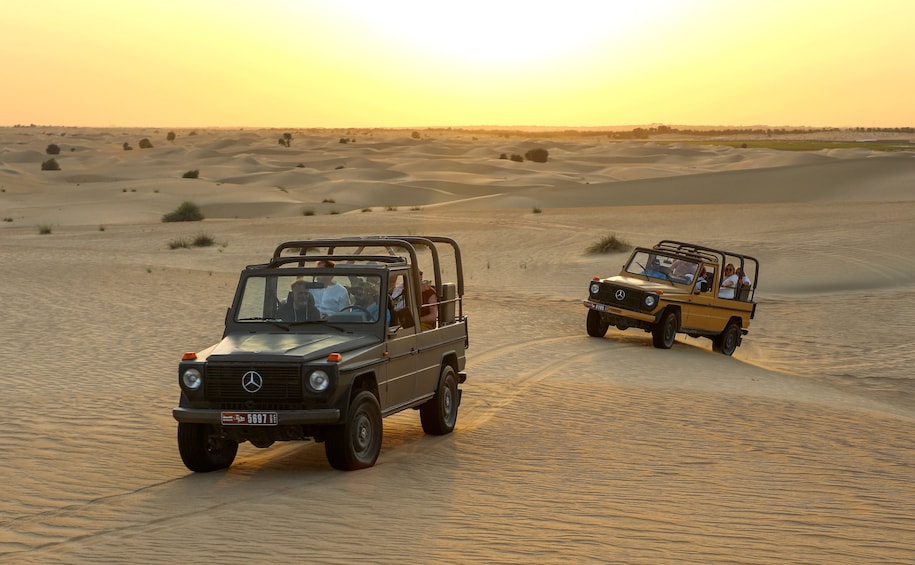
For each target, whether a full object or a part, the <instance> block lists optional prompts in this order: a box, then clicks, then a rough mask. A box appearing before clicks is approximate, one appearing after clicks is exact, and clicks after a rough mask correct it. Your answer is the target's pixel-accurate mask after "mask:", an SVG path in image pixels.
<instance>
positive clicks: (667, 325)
mask: <svg viewBox="0 0 915 565" xmlns="http://www.w3.org/2000/svg"><path fill="white" fill-rule="evenodd" d="M678 329H680V323H679V321H678V320H677V313H676V312H671V311H668V312H665V313H664V315H663V316H661V323H660V324H657V325H656V326H655V327H653V328H652V329H651V343H652V344H653V345H654V346H655V347H657V348H658V349H670V348H671V347H673V345H674V340H675V339H676V337H677V330H678Z"/></svg>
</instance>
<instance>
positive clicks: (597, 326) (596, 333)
mask: <svg viewBox="0 0 915 565" xmlns="http://www.w3.org/2000/svg"><path fill="white" fill-rule="evenodd" d="M585 326H586V327H587V329H588V335H589V336H591V337H604V336H605V335H606V334H607V328H609V327H610V324H609V323H607V322H605V321H603V320H602V319H601V317H600V314H598V313H597V312H596V311H594V310H588V320H587V323H586V324H585Z"/></svg>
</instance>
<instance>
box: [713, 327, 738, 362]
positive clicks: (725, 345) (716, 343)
mask: <svg viewBox="0 0 915 565" xmlns="http://www.w3.org/2000/svg"><path fill="white" fill-rule="evenodd" d="M740 342H741V336H740V326H738V325H737V324H736V323H735V322H728V325H726V326H725V327H724V331H723V332H721V333H720V334H718V335H717V336H715V337H714V338H713V339H712V350H713V351H716V352H718V353H724V354H725V355H733V354H734V352H735V351H737V346H739V345H740Z"/></svg>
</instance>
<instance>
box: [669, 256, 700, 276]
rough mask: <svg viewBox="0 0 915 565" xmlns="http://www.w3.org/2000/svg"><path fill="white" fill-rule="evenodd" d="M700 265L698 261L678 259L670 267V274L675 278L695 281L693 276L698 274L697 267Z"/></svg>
mask: <svg viewBox="0 0 915 565" xmlns="http://www.w3.org/2000/svg"><path fill="white" fill-rule="evenodd" d="M698 266H699V265H697V264H696V263H691V262H689V261H684V260H682V259H677V260H676V261H674V262H673V265H671V267H670V274H671V276H673V277H674V278H677V279H682V280H685V281H687V282H693V278H694V277H695V276H696V268H697V267H698Z"/></svg>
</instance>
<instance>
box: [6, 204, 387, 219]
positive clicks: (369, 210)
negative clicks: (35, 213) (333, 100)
mask: <svg viewBox="0 0 915 565" xmlns="http://www.w3.org/2000/svg"><path fill="white" fill-rule="evenodd" d="M371 211H372V209H371V208H368V207H366V208H363V209H362V213H363V214H364V213H366V212H371ZM10 221H11V222H12V221H13V219H12V218H10Z"/></svg>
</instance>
